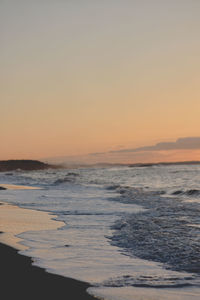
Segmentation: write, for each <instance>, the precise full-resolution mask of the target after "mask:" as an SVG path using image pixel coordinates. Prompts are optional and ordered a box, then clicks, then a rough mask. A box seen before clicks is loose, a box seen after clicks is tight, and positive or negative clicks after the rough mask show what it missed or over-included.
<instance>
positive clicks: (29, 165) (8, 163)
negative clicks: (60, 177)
mask: <svg viewBox="0 0 200 300" xmlns="http://www.w3.org/2000/svg"><path fill="white" fill-rule="evenodd" d="M49 168H56V166H55V165H50V164H46V163H43V162H41V161H38V160H25V159H24V160H0V172H7V171H14V170H23V171H34V170H45V169H49Z"/></svg>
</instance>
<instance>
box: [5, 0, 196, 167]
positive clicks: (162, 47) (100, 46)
mask: <svg viewBox="0 0 200 300" xmlns="http://www.w3.org/2000/svg"><path fill="white" fill-rule="evenodd" d="M199 15H200V1H199V0H168V1H165V0H123V1H122V0H101V1H99V0H34V1H31V0H18V1H15V0H0V45H1V46H0V50H1V51H0V66H1V67H0V141H1V144H0V160H3V159H22V158H26V159H27V158H30V159H42V158H47V157H60V156H61V157H74V159H76V157H84V156H87V155H88V154H89V156H88V157H89V159H91V161H94V160H95V161H96V160H97V161H98V160H100V161H104V160H106V161H110V162H133V163H135V162H155V161H161V160H162V161H169V160H170V161H175V160H196V159H199V160H200V143H199V140H198V142H197V144H198V145H197V146H196V147H195V149H194V148H191V147H189V148H188V146H187V145H186V146H185V148H178V149H177V148H175V149H174V148H173V149H159V150H158V149H146V148H145V149H144V148H143V147H152V146H155V145H156V144H158V143H168V142H170V143H176V141H177V140H179V139H180V138H183V139H185V140H184V141H185V142H186V144H187V143H190V141H191V140H190V139H188V138H195V137H197V138H198V137H200V117H199V115H200V89H199V86H200V55H199V53H200V18H199ZM140 148H143V150H139V151H138V150H134V151H126V150H127V149H129V150H130V149H132V150H133V149H140ZM97 153H101V154H98V155H97Z"/></svg>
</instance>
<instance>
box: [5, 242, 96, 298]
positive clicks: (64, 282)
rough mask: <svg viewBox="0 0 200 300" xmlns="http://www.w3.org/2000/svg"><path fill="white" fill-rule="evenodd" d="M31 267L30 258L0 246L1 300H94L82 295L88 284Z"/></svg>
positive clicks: (85, 294)
mask: <svg viewBox="0 0 200 300" xmlns="http://www.w3.org/2000/svg"><path fill="white" fill-rule="evenodd" d="M31 263H32V260H31V258H29V257H26V256H23V255H20V254H18V253H17V250H15V249H14V248H11V247H9V246H7V245H4V244H1V243H0V266H1V267H0V274H1V276H0V277H1V295H3V298H2V299H4V300H12V299H21V300H25V299H26V300H27V299H38V300H51V299H54V300H55V299H66V300H67V299H69V300H94V299H95V298H94V297H92V296H90V295H89V294H87V292H86V289H87V288H88V287H89V284H87V283H84V282H80V281H77V280H73V279H70V278H65V277H62V276H58V275H54V274H50V273H47V272H45V270H43V269H41V268H39V267H35V266H32V264H31Z"/></svg>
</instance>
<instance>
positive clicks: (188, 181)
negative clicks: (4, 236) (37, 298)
mask: <svg viewBox="0 0 200 300" xmlns="http://www.w3.org/2000/svg"><path fill="white" fill-rule="evenodd" d="M199 181H200V166H198V165H196V166H195V165H190V166H153V167H143V168H129V167H120V168H119V167H116V168H108V169H106V168H104V169H103V168H102V169H100V168H99V169H95V168H91V169H76V170H57V171H55V170H48V171H34V172H20V171H18V172H12V173H1V174H0V183H10V184H19V185H29V186H35V187H40V188H42V189H39V190H6V191H1V193H0V200H2V201H4V202H9V203H13V204H16V205H19V206H21V207H25V208H30V209H35V210H44V211H48V212H51V213H52V214H53V217H54V218H56V219H57V220H61V221H63V222H64V223H65V226H63V227H62V228H60V229H57V230H51V231H49V230H48V231H39V232H38V231H36V232H26V233H22V234H20V238H22V239H23V243H24V244H25V245H26V246H29V250H26V251H24V252H23V253H24V254H26V255H29V256H32V257H33V258H34V264H35V265H39V266H42V267H45V268H46V269H48V271H50V272H53V273H57V274H60V275H64V276H67V277H72V278H76V279H81V280H84V281H88V282H90V283H92V284H93V285H94V286H95V288H92V289H91V290H90V291H91V293H94V294H95V295H99V296H101V297H105V299H116V300H117V299H123V300H126V299H127V300H130V299H133V298H134V299H147V300H150V299H168V298H169V299H170V297H171V295H173V299H188V300H189V299H193V298H194V299H197V298H195V297H198V296H199V295H200V287H199V285H200V277H199V273H200V227H199V225H200V219H199V212H200V182H199ZM163 293H164V295H163ZM136 295H137V297H136ZM167 297H168V298H167Z"/></svg>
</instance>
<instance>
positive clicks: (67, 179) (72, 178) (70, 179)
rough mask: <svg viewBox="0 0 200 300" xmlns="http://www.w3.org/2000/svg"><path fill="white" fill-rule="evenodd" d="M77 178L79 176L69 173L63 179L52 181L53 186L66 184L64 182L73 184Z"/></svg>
mask: <svg viewBox="0 0 200 300" xmlns="http://www.w3.org/2000/svg"><path fill="white" fill-rule="evenodd" d="M78 176H79V174H77V173H73V172H70V173H68V174H67V175H65V177H63V178H59V179H56V180H55V181H54V183H53V185H58V184H62V183H66V182H70V183H72V182H75V180H76V177H78Z"/></svg>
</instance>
